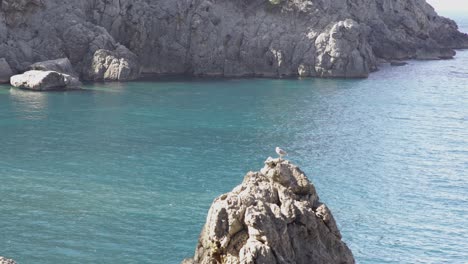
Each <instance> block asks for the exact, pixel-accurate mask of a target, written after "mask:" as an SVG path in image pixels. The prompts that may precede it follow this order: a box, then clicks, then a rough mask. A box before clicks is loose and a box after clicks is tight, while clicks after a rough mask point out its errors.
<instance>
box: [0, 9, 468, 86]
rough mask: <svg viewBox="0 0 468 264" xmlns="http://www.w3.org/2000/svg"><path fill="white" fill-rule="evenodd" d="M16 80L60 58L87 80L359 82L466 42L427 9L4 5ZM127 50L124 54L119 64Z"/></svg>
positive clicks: (4, 45) (1, 14)
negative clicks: (175, 77) (380, 66)
mask: <svg viewBox="0 0 468 264" xmlns="http://www.w3.org/2000/svg"><path fill="white" fill-rule="evenodd" d="M0 3H1V5H0V58H5V59H6V60H7V61H8V63H9V65H10V66H11V68H12V69H13V71H14V72H23V71H25V70H27V69H28V66H29V65H31V64H32V63H35V62H38V61H46V60H51V59H56V58H63V57H67V58H68V59H69V60H70V61H71V63H72V65H73V67H74V68H75V70H76V71H77V72H78V74H79V75H80V76H81V77H82V78H84V79H90V80H131V79H134V78H137V77H138V75H139V74H138V73H139V72H140V67H141V69H142V71H143V72H145V73H156V74H188V75H200V76H206V75H216V76H268V77H281V76H318V77H365V76H367V75H368V74H369V73H370V72H372V71H374V70H376V69H377V64H376V61H377V60H378V59H379V58H381V59H385V60H387V61H390V60H407V59H446V58H451V57H453V56H454V55H455V52H454V51H453V49H455V48H468V36H467V35H466V34H463V33H460V32H459V31H458V28H457V25H456V23H455V22H454V21H452V20H450V19H447V18H444V17H441V16H439V15H438V14H437V13H436V12H435V11H434V9H433V8H432V7H431V6H430V5H429V4H427V2H426V1H424V0H391V1H390V0H360V1H343V0H249V1H246V0H243V1H241V0H216V1H213V0H198V1H194V0H187V1H175V0H138V1H133V0H119V1H116V0H115V1H109V0H21V1H17V0H3V1H0ZM124 48H125V50H126V51H125V53H127V55H128V56H127V55H124V56H123V55H122V50H124Z"/></svg>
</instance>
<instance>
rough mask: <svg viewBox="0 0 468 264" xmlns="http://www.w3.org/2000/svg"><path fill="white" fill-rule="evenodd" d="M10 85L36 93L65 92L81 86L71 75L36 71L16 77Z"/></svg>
mask: <svg viewBox="0 0 468 264" xmlns="http://www.w3.org/2000/svg"><path fill="white" fill-rule="evenodd" d="M10 83H11V85H12V86H14V87H18V88H22V89H28V90H35V91H49V90H64V89H71V88H78V87H79V86H80V83H79V82H77V79H76V78H74V77H72V76H70V75H67V74H62V73H59V72H56V71H36V70H33V71H27V72H25V73H23V74H18V75H14V76H12V77H11V79H10Z"/></svg>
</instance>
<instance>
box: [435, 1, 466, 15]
mask: <svg viewBox="0 0 468 264" xmlns="http://www.w3.org/2000/svg"><path fill="white" fill-rule="evenodd" d="M427 2H428V3H429V4H431V5H432V6H433V7H434V8H435V10H436V11H437V12H438V13H442V14H444V13H445V14H447V13H459V14H466V15H467V16H468V0H427Z"/></svg>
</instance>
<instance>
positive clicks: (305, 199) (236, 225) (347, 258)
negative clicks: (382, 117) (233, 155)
mask: <svg viewBox="0 0 468 264" xmlns="http://www.w3.org/2000/svg"><path fill="white" fill-rule="evenodd" d="M183 263H184V264H212V263H219V264H221V263H229V264H235V263H242V264H254V263H257V264H275V263H297V264H313V263H340V264H343V263H354V257H353V254H352V253H351V251H350V250H349V248H348V247H347V246H346V244H345V243H344V242H343V241H342V240H341V234H340V231H339V230H338V228H337V225H336V223H335V220H334V218H333V215H332V214H331V212H330V210H329V209H328V208H327V206H326V205H325V204H323V203H321V202H320V201H319V197H318V195H317V193H316V191H315V187H314V185H313V184H311V183H310V182H309V180H308V179H307V177H306V176H305V174H304V173H303V172H302V171H301V170H300V169H299V168H298V167H297V166H295V165H293V164H291V163H290V162H289V161H286V160H280V159H272V158H269V159H268V160H267V161H265V167H264V168H263V169H262V170H261V171H260V172H249V173H248V174H247V175H246V176H245V178H244V181H243V182H242V184H241V185H239V186H237V187H236V188H234V189H233V190H232V191H231V192H229V193H227V194H223V195H221V196H220V197H218V198H216V199H215V200H214V202H213V204H212V206H211V208H210V210H209V212H208V217H207V220H206V224H205V226H204V228H203V230H202V232H201V234H200V238H199V242H198V245H197V248H196V251H195V256H194V258H193V259H186V260H184V262H183Z"/></svg>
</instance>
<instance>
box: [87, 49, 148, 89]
mask: <svg viewBox="0 0 468 264" xmlns="http://www.w3.org/2000/svg"><path fill="white" fill-rule="evenodd" d="M84 77H85V79H87V80H94V81H102V80H104V81H129V80H135V79H137V78H138V77H140V64H139V62H138V58H137V57H136V56H135V55H134V54H133V53H132V52H130V51H129V50H128V49H127V48H126V47H124V46H121V45H120V46H118V47H117V49H116V50H115V51H109V50H104V49H99V50H97V51H96V52H95V53H94V56H93V58H92V61H91V63H90V66H89V67H88V70H87V72H85V76H84Z"/></svg>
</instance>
